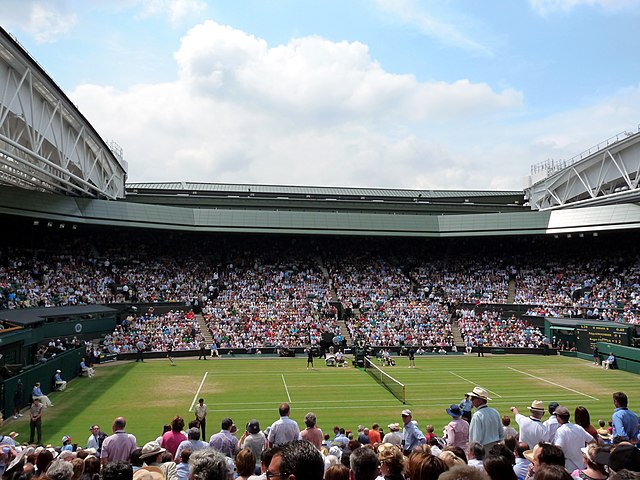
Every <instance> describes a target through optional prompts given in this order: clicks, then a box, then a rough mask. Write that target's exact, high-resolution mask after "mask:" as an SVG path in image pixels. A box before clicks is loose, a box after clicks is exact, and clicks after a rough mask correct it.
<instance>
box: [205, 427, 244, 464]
mask: <svg viewBox="0 0 640 480" xmlns="http://www.w3.org/2000/svg"><path fill="white" fill-rule="evenodd" d="M233 426H234V424H233V420H231V419H230V418H225V419H223V420H222V423H221V429H220V431H219V432H218V433H216V434H214V435H212V436H211V438H210V439H209V446H210V447H211V448H213V449H215V450H217V451H219V452H221V453H222V454H223V455H225V456H226V457H229V458H233V457H235V456H236V453H238V439H237V438H236V437H235V435H234V434H233V433H231V429H232V427H233Z"/></svg>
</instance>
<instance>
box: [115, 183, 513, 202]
mask: <svg viewBox="0 0 640 480" xmlns="http://www.w3.org/2000/svg"><path fill="white" fill-rule="evenodd" d="M126 187H127V193H128V194H129V195H131V194H137V193H143V192H144V193H156V194H163V193H169V192H175V193H178V192H198V193H203V194H204V193H207V194H211V195H226V194H232V193H242V194H244V195H248V194H251V193H253V194H255V195H292V196H307V195H313V196H316V197H328V196H338V197H356V198H360V197H365V198H378V197H380V198H396V199H405V200H406V199H409V200H413V199H416V198H424V199H429V198H433V199H450V198H469V197H470V196H471V197H490V198H505V199H512V200H516V201H517V200H521V199H522V197H523V195H524V193H523V191H520V190H515V191H514V190H505V191H489V190H486V191H482V190H409V189H393V188H366V187H318V186H298V185H260V184H237V183H235V184H233V183H199V182H161V183H127V185H126Z"/></svg>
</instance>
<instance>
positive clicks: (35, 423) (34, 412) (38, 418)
mask: <svg viewBox="0 0 640 480" xmlns="http://www.w3.org/2000/svg"><path fill="white" fill-rule="evenodd" d="M43 410H44V405H42V404H41V403H40V399H38V398H36V397H34V398H33V403H32V404H31V407H30V408H29V431H30V434H29V443H33V440H34V438H33V437H34V434H35V433H36V431H37V432H38V443H40V442H41V441H42V411H43Z"/></svg>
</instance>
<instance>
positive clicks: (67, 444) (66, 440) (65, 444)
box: [60, 435, 73, 452]
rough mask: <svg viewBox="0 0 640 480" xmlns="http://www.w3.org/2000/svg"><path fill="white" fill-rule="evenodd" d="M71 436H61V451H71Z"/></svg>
mask: <svg viewBox="0 0 640 480" xmlns="http://www.w3.org/2000/svg"><path fill="white" fill-rule="evenodd" d="M71 442H72V440H71V437H70V436H69V435H65V436H64V437H62V448H60V451H61V452H64V451H66V450H68V451H69V452H73V445H71Z"/></svg>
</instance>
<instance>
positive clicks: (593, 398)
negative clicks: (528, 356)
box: [509, 367, 600, 402]
mask: <svg viewBox="0 0 640 480" xmlns="http://www.w3.org/2000/svg"><path fill="white" fill-rule="evenodd" d="M509 369H511V370H513V371H514V372H518V373H521V374H523V375H527V376H529V377H532V378H535V379H536V380H542V381H543V382H547V383H550V384H551V385H555V386H556V387H560V388H564V389H565V390H569V391H570V392H573V393H577V394H578V395H583V396H585V397H589V398H591V399H592V400H597V401H598V402H599V401H600V399H599V398H596V397H592V396H591V395H587V394H586V393H582V392H579V391H578V390H574V389H573V388H569V387H565V386H564V385H560V384H558V383H555V382H551V381H549V380H546V379H544V378H540V377H536V376H535V375H531V374H530V373H527V372H523V371H520V370H518V369H516V368H513V367H509Z"/></svg>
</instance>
